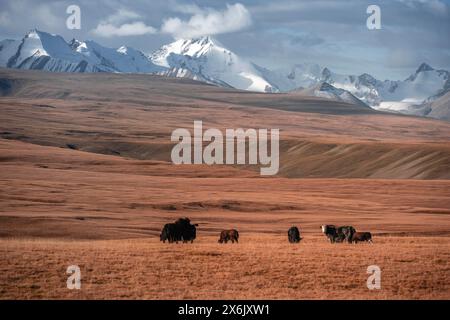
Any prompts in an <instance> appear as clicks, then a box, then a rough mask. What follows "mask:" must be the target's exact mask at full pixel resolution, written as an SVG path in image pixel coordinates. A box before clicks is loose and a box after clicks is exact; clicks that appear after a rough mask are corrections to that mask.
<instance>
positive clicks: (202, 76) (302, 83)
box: [0, 30, 450, 115]
mask: <svg viewBox="0 0 450 320" xmlns="http://www.w3.org/2000/svg"><path fill="white" fill-rule="evenodd" d="M0 66H3V67H8V68H18V69H32V70H46V71H53V72H126V73H151V74H159V75H166V76H173V77H183V78H191V79H194V80H199V81H204V82H207V83H211V84H216V85H219V86H223V87H233V88H236V89H242V90H250V91H257V92H290V91H296V92H297V93H300V92H301V93H302V94H308V95H313V96H321V97H325V98H328V99H334V100H338V101H346V102H349V103H353V104H357V105H361V106H364V105H369V106H371V107H372V108H374V109H379V110H387V111H395V112H402V113H408V114H416V115H427V114H428V113H429V112H428V113H427V110H429V108H430V106H431V104H432V103H433V101H434V100H438V99H439V98H440V97H441V96H443V95H445V94H446V93H447V92H449V91H450V72H449V71H446V70H436V69H433V68H432V67H431V66H429V65H427V64H425V63H423V64H421V65H420V66H419V68H418V69H417V70H416V71H415V72H414V73H413V74H411V76H409V77H408V78H407V79H405V80H402V81H392V80H384V81H381V80H378V79H376V78H374V77H373V76H371V75H369V74H367V73H364V74H361V75H343V74H338V73H335V72H333V71H331V70H330V69H328V68H327V67H321V66H319V65H317V64H296V65H294V66H292V67H290V68H286V69H279V70H269V69H266V68H263V67H261V66H258V65H256V64H254V63H252V62H250V61H247V60H246V59H243V58H241V57H239V56H238V55H236V54H235V53H233V52H231V51H230V50H228V49H226V48H225V47H224V46H223V45H221V44H220V43H219V42H218V41H217V40H215V39H212V38H211V37H200V38H197V39H185V40H181V39H180V40H177V41H175V42H172V43H170V44H167V45H164V46H162V47H161V48H160V49H158V50H156V51H155V52H154V53H152V54H150V55H146V54H144V53H142V52H141V51H139V50H136V49H133V48H130V47H125V46H122V47H120V48H116V49H115V48H107V47H104V46H102V45H100V44H98V43H96V42H94V41H80V40H76V39H73V40H71V41H69V42H66V41H65V40H64V39H63V38H62V37H61V36H58V35H52V34H49V33H46V32H42V31H38V30H31V31H30V32H28V33H27V34H26V35H25V36H24V37H23V38H22V39H21V40H3V41H0ZM302 89H304V90H303V91H302ZM361 101H362V102H363V103H361ZM439 101H442V100H439ZM445 101H447V100H445Z"/></svg>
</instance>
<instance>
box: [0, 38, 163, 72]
mask: <svg viewBox="0 0 450 320" xmlns="http://www.w3.org/2000/svg"><path fill="white" fill-rule="evenodd" d="M0 66H4V67H8V68H17V69H30V70H45V71H53V72H146V73H157V72H162V71H164V68H161V67H159V66H156V65H154V64H153V63H152V62H151V60H150V59H149V58H148V57H146V56H145V55H144V54H143V53H142V52H140V51H137V50H134V49H132V48H127V47H120V48H118V49H111V48H105V47H103V46H101V45H99V44H97V43H95V42H94V41H86V42H81V41H78V40H75V39H73V40H72V41H70V42H69V43H67V42H66V41H65V40H64V39H63V38H62V37H61V36H58V35H52V34H49V33H46V32H42V31H38V30H31V31H30V32H28V33H27V34H26V35H25V36H24V37H23V39H21V40H4V41H2V42H0Z"/></svg>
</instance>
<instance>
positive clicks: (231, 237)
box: [217, 229, 239, 243]
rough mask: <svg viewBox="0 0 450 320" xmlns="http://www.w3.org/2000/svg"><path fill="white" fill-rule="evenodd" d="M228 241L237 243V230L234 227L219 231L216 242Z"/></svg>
mask: <svg viewBox="0 0 450 320" xmlns="http://www.w3.org/2000/svg"><path fill="white" fill-rule="evenodd" d="M228 241H231V243H234V242H235V241H236V243H239V232H238V231H237V230H236V229H231V230H222V232H220V237H219V240H218V241H217V242H218V243H227V242H228Z"/></svg>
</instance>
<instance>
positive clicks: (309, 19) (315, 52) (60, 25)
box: [0, 0, 450, 79]
mask: <svg viewBox="0 0 450 320" xmlns="http://www.w3.org/2000/svg"><path fill="white" fill-rule="evenodd" d="M72 4H75V5H78V6H79V7H80V8H81V29H80V30H69V29H67V27H66V19H67V17H68V16H69V15H68V14H67V13H66V9H67V7H68V6H69V5H72ZM371 4H375V5H378V6H379V7H380V9H381V29H380V30H368V29H367V27H366V20H367V18H368V17H369V14H367V13H366V10H367V7H368V6H369V5H371ZM32 28H38V29H39V30H42V31H47V32H51V33H56V34H60V35H62V36H63V37H64V38H65V39H66V40H70V39H71V38H73V37H75V38H78V39H81V40H88V39H90V40H95V41H97V42H99V43H100V44H103V45H105V46H110V47H118V46H121V45H129V46H132V47H135V48H137V49H140V50H142V51H144V52H146V53H149V52H151V51H153V50H155V49H157V48H158V47H160V46H161V45H163V44H166V43H169V42H171V41H172V40H173V39H177V38H188V37H198V36H202V35H212V36H213V37H215V38H216V39H217V40H219V41H220V42H221V43H222V44H223V45H224V46H225V47H227V48H228V49H230V50H232V51H234V52H235V53H236V54H238V55H240V56H242V57H245V58H248V59H250V60H252V61H253V62H255V63H257V64H259V65H261V66H264V67H267V68H278V67H287V66H289V65H292V64H295V63H302V62H308V63H318V64H320V65H323V66H328V67H329V68H330V69H332V70H333V71H335V72H340V73H347V74H360V73H363V72H368V73H370V74H372V75H374V76H376V77H378V78H380V79H385V78H390V79H404V78H406V77H407V76H408V75H409V74H410V73H412V72H413V71H414V70H415V69H416V68H417V67H418V65H419V64H420V63H421V62H427V63H429V64H430V65H432V66H433V67H436V68H444V69H450V0H381V1H375V0H369V1H366V0H328V1H322V0H295V1H294V0H277V1H261V0H259V1H258V0H248V1H247V0H239V1H238V2H233V1H230V2H228V3H227V2H225V1H223V0H215V1H187V0H165V1H156V0H151V1H148V0H133V1H123V0H101V1H91V0H80V1H76V0H69V1H66V0H59V1H50V0H48V1H39V0H2V1H1V2H0V38H2V39H3V38H13V39H18V38H21V37H22V36H23V35H24V34H25V33H26V32H27V31H28V30H29V29H32Z"/></svg>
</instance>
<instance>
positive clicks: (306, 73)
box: [264, 63, 450, 113]
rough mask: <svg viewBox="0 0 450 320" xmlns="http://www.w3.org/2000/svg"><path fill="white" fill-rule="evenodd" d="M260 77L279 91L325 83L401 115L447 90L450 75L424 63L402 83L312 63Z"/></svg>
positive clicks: (367, 102) (372, 105)
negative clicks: (353, 73)
mask: <svg viewBox="0 0 450 320" xmlns="http://www.w3.org/2000/svg"><path fill="white" fill-rule="evenodd" d="M264 76H265V77H266V78H267V79H269V81H271V82H272V83H273V84H274V85H275V86H277V87H278V88H280V90H281V91H289V90H293V88H310V87H313V86H316V85H318V84H321V83H323V82H326V83H328V84H331V85H332V86H333V87H335V88H339V89H343V90H346V91H348V92H350V93H351V94H352V95H353V96H355V97H356V98H358V99H360V100H361V101H363V102H365V103H366V104H367V105H369V106H371V107H372V108H374V109H380V110H388V111H389V110H390V111H399V112H405V113H410V112H409V111H408V110H409V109H410V108H413V107H414V106H417V105H421V104H423V103H425V102H429V100H430V99H432V97H434V96H436V95H439V94H443V93H445V92H447V91H448V90H450V72H449V71H446V70H435V69H433V68H432V67H430V66H429V65H427V64H425V63H423V64H421V65H420V66H419V68H418V69H417V70H416V72H415V73H414V74H412V75H411V76H409V77H408V78H407V79H405V80H403V81H392V80H384V81H380V80H378V79H376V78H374V77H373V76H371V75H369V74H367V73H364V74H362V75H359V76H356V75H342V74H338V73H334V72H332V71H331V70H329V69H328V68H326V67H325V68H323V67H320V66H318V65H316V64H297V65H294V66H293V67H291V68H290V69H284V70H276V71H270V70H267V71H266V73H265V74H264Z"/></svg>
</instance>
